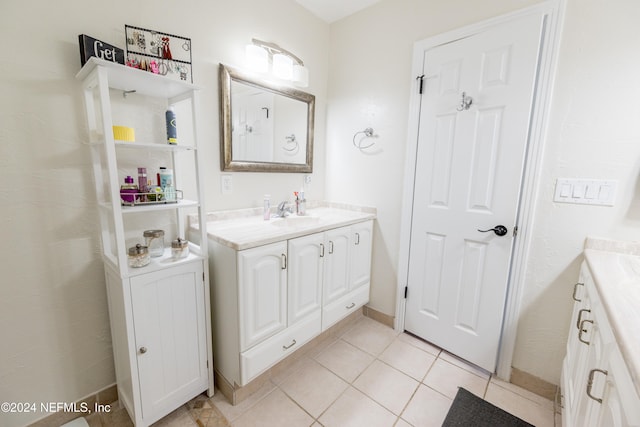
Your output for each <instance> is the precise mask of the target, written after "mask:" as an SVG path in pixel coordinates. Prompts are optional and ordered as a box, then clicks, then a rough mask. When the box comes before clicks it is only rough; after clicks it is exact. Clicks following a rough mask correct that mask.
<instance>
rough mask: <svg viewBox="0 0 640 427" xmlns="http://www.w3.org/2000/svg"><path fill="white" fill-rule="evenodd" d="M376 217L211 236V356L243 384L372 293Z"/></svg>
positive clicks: (221, 369)
mask: <svg viewBox="0 0 640 427" xmlns="http://www.w3.org/2000/svg"><path fill="white" fill-rule="evenodd" d="M372 228H373V221H371V220H369V221H366V222H361V223H356V224H352V225H348V226H343V227H338V228H335V229H330V230H326V231H322V232H318V233H312V234H309V235H305V236H301V237H296V238H291V239H288V240H283V241H279V242H275V243H270V244H266V245H263V246H258V247H253V248H249V249H244V250H235V249H232V248H230V247H228V246H225V245H223V244H221V243H218V242H216V241H211V240H210V250H211V255H212V256H211V262H210V268H211V277H212V285H213V289H214V297H213V300H214V307H215V308H214V313H215V317H216V321H215V322H214V325H216V326H214V329H215V331H214V342H215V345H214V360H215V366H216V369H217V370H218V372H219V373H220V374H221V375H222V376H223V377H225V379H226V380H227V381H229V383H231V384H234V383H235V384H236V385H237V386H244V385H246V384H248V383H249V382H250V381H251V380H253V379H254V378H256V377H257V376H258V375H260V374H261V373H262V372H264V371H265V370H267V369H268V368H270V367H271V366H273V365H274V364H276V363H277V362H278V361H280V360H282V359H283V358H285V357H286V356H288V355H289V354H291V353H293V352H294V351H295V350H297V349H298V348H300V347H301V346H302V345H303V344H305V343H306V342H308V341H310V340H311V339H313V338H314V337H316V336H317V335H319V334H320V333H321V332H322V331H323V330H326V329H327V328H329V327H330V326H331V325H333V324H335V323H336V322H337V321H339V320H340V319H342V318H344V317H346V316H347V315H349V314H351V313H353V312H354V311H355V310H357V309H359V308H360V307H362V306H363V305H364V304H365V303H366V302H368V300H369V284H370V270H371V243H372V238H371V237H372Z"/></svg>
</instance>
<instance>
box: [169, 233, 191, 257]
mask: <svg viewBox="0 0 640 427" xmlns="http://www.w3.org/2000/svg"><path fill="white" fill-rule="evenodd" d="M187 255H189V241H188V240H184V239H181V238H180V237H178V238H177V239H176V240H174V241H173V242H171V258H173V259H174V260H176V259H181V258H186V257H187Z"/></svg>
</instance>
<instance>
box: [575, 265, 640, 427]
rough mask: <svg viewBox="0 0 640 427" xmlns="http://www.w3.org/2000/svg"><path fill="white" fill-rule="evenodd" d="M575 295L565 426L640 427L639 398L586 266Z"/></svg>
mask: <svg viewBox="0 0 640 427" xmlns="http://www.w3.org/2000/svg"><path fill="white" fill-rule="evenodd" d="M573 295H574V300H575V303H574V310H573V315H572V320H571V325H570V331H569V338H568V341H567V354H566V356H565V359H564V362H563V369H562V397H563V404H564V407H563V411H562V413H563V425H565V426H569V427H570V426H576V427H577V426H579V427H588V426H598V427H599V426H602V427H610V426H640V398H639V397H638V394H637V392H636V389H635V387H634V385H633V383H632V380H631V375H630V373H629V371H628V369H627V366H626V364H625V362H624V360H623V358H622V356H621V355H620V350H619V348H618V344H617V343H616V340H615V337H614V335H613V331H612V328H611V326H610V324H609V321H608V318H607V314H606V311H605V309H604V307H603V304H602V300H601V298H600V296H599V294H598V290H597V288H596V285H595V283H594V279H593V276H592V274H591V271H590V270H589V266H588V264H587V262H584V263H583V264H582V267H581V272H580V282H579V283H578V284H576V285H575V288H574V294H573Z"/></svg>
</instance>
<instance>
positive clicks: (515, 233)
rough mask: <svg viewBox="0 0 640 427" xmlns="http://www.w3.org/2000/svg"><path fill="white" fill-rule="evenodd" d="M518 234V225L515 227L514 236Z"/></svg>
mask: <svg viewBox="0 0 640 427" xmlns="http://www.w3.org/2000/svg"><path fill="white" fill-rule="evenodd" d="M517 235H518V226H517V225H516V226H515V227H513V237H516V236H517Z"/></svg>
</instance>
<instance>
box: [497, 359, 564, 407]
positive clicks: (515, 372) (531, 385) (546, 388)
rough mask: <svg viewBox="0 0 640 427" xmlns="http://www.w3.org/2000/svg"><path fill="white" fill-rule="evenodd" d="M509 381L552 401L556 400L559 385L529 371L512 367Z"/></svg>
mask: <svg viewBox="0 0 640 427" xmlns="http://www.w3.org/2000/svg"><path fill="white" fill-rule="evenodd" d="M509 382H510V383H512V384H515V385H517V386H518V387H522V388H523V389H525V390H528V391H530V392H532V393H535V394H537V395H538V396H542V397H544V398H546V399H549V400H551V401H555V400H556V394H557V392H558V386H557V385H555V384H551V383H550V382H548V381H545V380H543V379H542V378H538V377H536V376H535V375H532V374H530V373H528V372H524V371H521V370H520V369H517V368H513V367H512V368H511V378H510V379H509Z"/></svg>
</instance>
